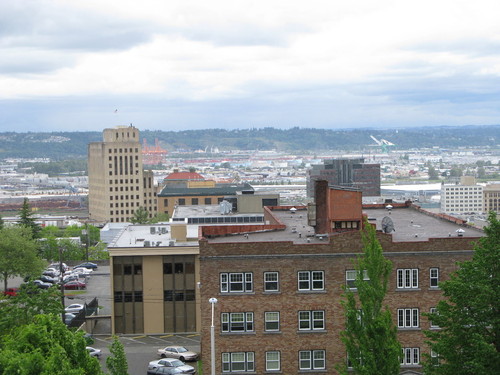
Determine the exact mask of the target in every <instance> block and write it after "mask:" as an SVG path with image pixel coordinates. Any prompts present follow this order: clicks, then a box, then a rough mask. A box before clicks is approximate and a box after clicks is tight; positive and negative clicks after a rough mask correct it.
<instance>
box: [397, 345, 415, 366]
mask: <svg viewBox="0 0 500 375" xmlns="http://www.w3.org/2000/svg"><path fill="white" fill-rule="evenodd" d="M418 364H420V348H403V355H402V356H401V365H402V366H408V365H418Z"/></svg>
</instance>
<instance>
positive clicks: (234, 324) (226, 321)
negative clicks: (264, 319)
mask: <svg viewBox="0 0 500 375" xmlns="http://www.w3.org/2000/svg"><path fill="white" fill-rule="evenodd" d="M221 321H222V332H253V312H238V313H222V314H221Z"/></svg>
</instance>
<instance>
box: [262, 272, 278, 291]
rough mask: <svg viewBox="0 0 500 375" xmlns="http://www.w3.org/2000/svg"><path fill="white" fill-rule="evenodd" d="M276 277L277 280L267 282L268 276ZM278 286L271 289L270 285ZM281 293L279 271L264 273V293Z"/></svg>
mask: <svg viewBox="0 0 500 375" xmlns="http://www.w3.org/2000/svg"><path fill="white" fill-rule="evenodd" d="M272 275H273V276H274V275H275V276H276V280H267V277H268V276H272ZM270 284H271V285H272V284H276V287H275V288H274V289H273V288H269V285H270ZM279 291H280V276H279V272H278V271H266V272H264V292H268V293H272V292H279Z"/></svg>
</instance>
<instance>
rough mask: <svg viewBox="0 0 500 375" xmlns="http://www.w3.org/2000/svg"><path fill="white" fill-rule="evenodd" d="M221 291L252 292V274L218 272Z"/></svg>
mask: <svg viewBox="0 0 500 375" xmlns="http://www.w3.org/2000/svg"><path fill="white" fill-rule="evenodd" d="M220 291H221V293H249V292H253V275H252V273H251V272H230V273H221V274H220Z"/></svg>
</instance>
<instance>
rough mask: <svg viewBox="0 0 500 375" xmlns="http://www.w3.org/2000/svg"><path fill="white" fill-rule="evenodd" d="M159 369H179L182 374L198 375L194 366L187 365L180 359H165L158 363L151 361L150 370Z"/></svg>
mask: <svg viewBox="0 0 500 375" xmlns="http://www.w3.org/2000/svg"><path fill="white" fill-rule="evenodd" d="M157 367H177V368H178V369H179V370H181V371H182V372H181V374H196V370H195V369H194V367H193V366H189V365H186V364H185V363H184V362H182V361H181V360H180V359H176V358H163V359H159V360H157V361H151V362H149V365H148V370H152V369H155V368H157Z"/></svg>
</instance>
